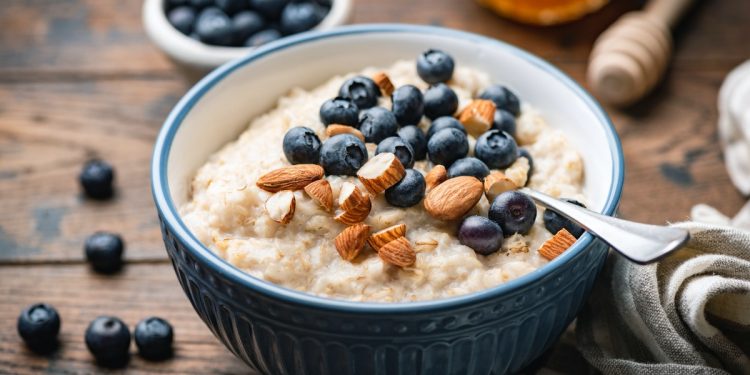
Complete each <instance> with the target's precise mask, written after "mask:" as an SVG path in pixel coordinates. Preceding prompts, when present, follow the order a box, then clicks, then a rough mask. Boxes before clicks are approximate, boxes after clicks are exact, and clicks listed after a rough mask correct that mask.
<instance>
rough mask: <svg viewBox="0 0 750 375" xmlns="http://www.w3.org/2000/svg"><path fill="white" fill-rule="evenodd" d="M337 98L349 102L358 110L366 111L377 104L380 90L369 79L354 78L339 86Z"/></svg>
mask: <svg viewBox="0 0 750 375" xmlns="http://www.w3.org/2000/svg"><path fill="white" fill-rule="evenodd" d="M339 96H340V97H342V98H346V99H349V100H351V101H352V102H354V104H356V105H357V108H359V109H367V108H370V107H373V106H375V105H376V104H378V96H380V88H379V87H378V85H377V84H375V82H374V81H373V80H371V79H370V78H367V77H364V76H356V77H353V78H349V79H347V80H346V81H345V82H344V83H343V84H342V85H341V88H340V89H339Z"/></svg>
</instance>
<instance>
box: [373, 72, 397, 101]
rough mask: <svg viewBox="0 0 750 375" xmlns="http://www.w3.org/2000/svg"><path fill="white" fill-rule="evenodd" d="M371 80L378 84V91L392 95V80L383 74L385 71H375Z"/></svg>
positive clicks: (385, 94)
mask: <svg viewBox="0 0 750 375" xmlns="http://www.w3.org/2000/svg"><path fill="white" fill-rule="evenodd" d="M372 80H373V81H375V84H376V85H378V87H380V91H382V92H383V95H384V96H391V95H393V82H391V79H390V78H389V77H388V75H387V74H385V72H378V73H375V74H374V75H373V76H372Z"/></svg>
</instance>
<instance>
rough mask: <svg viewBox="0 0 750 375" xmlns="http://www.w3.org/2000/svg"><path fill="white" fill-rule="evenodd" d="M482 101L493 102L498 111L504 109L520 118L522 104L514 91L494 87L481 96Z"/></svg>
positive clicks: (502, 87) (497, 86)
mask: <svg viewBox="0 0 750 375" xmlns="http://www.w3.org/2000/svg"><path fill="white" fill-rule="evenodd" d="M479 98H480V99H487V100H492V101H493V102H495V105H496V106H497V108H498V109H504V110H506V111H508V112H510V113H512V114H513V116H518V115H519V114H520V113H521V103H520V101H519V100H518V96H516V94H515V93H513V91H510V89H508V88H507V87H505V86H503V85H492V86H490V87H488V88H487V89H485V90H484V91H482V93H481V94H479Z"/></svg>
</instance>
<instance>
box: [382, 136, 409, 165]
mask: <svg viewBox="0 0 750 375" xmlns="http://www.w3.org/2000/svg"><path fill="white" fill-rule="evenodd" d="M383 152H390V153H392V154H394V155H396V157H397V158H398V161H400V162H401V164H402V165H403V166H404V168H411V167H413V166H414V149H413V148H411V146H410V145H409V144H408V143H407V142H406V141H405V140H403V139H401V137H388V138H386V139H384V140H382V141H381V142H380V143H379V144H378V148H377V149H375V155H377V154H380V153H383Z"/></svg>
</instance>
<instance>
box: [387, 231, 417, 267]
mask: <svg viewBox="0 0 750 375" xmlns="http://www.w3.org/2000/svg"><path fill="white" fill-rule="evenodd" d="M378 256H380V259H382V260H383V261H385V262H386V263H390V264H393V265H395V266H399V267H409V266H411V265H413V264H414V263H415V262H416V261H417V253H415V252H414V249H412V247H411V243H410V242H409V240H407V239H406V237H399V238H397V239H395V240H393V241H391V242H388V243H387V244H385V245H383V247H381V248H380V250H378Z"/></svg>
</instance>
